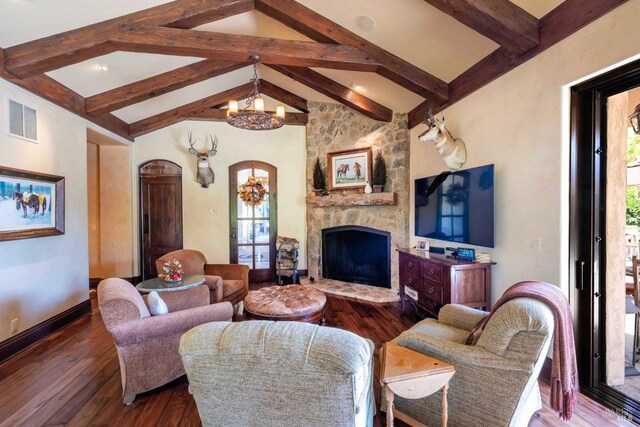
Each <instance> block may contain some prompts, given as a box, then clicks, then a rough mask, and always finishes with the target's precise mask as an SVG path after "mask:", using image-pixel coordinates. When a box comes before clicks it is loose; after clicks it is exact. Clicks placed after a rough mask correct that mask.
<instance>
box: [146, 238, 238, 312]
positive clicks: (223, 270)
mask: <svg viewBox="0 0 640 427" xmlns="http://www.w3.org/2000/svg"><path fill="white" fill-rule="evenodd" d="M174 258H175V259H177V260H178V261H180V263H181V264H182V269H183V270H184V272H185V274H201V275H204V276H205V284H206V285H207V286H208V287H209V289H210V291H211V303H212V304H213V303H216V302H220V301H229V302H230V303H231V304H233V305H236V304H238V303H239V302H241V301H242V300H243V299H244V297H245V296H246V295H247V293H248V292H249V267H248V266H246V265H242V264H207V259H206V258H205V256H204V254H203V253H202V252H200V251H196V250H193V249H180V250H177V251H173V252H169V253H168V254H166V255H163V256H162V257H160V258H158V260H157V261H156V268H157V270H158V271H159V272H160V271H162V266H163V264H164V263H165V262H167V261H171V260H173V259H174Z"/></svg>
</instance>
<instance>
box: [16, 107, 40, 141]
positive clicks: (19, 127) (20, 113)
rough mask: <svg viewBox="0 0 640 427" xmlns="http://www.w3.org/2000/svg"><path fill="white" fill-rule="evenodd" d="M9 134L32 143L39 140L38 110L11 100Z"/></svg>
mask: <svg viewBox="0 0 640 427" xmlns="http://www.w3.org/2000/svg"><path fill="white" fill-rule="evenodd" d="M9 134H11V135H14V136H19V137H21V138H25V139H28V140H31V141H37V140H38V126H37V121H36V110H34V109H33V108H29V107H27V106H26V105H22V104H20V103H19V102H16V101H14V100H11V99H10V100H9Z"/></svg>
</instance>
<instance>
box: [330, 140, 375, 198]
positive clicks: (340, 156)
mask: <svg viewBox="0 0 640 427" xmlns="http://www.w3.org/2000/svg"><path fill="white" fill-rule="evenodd" d="M327 165H328V169H329V190H349V189H357V188H364V186H365V184H366V183H367V181H369V182H371V147H369V148H358V149H355V150H345V151H336V152H333V153H328V154H327Z"/></svg>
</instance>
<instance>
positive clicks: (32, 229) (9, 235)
mask: <svg viewBox="0 0 640 427" xmlns="http://www.w3.org/2000/svg"><path fill="white" fill-rule="evenodd" d="M57 234H64V177H61V176H56V175H48V174H43V173H37V172H29V171H25V170H20V169H13V168H8V167H4V166H0V241H3V240H17V239H29V238H32V237H43V236H54V235H57Z"/></svg>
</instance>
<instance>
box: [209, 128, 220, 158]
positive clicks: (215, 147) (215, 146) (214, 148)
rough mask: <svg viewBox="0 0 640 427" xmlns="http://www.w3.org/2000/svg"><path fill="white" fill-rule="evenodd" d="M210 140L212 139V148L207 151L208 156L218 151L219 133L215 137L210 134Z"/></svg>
mask: <svg viewBox="0 0 640 427" xmlns="http://www.w3.org/2000/svg"><path fill="white" fill-rule="evenodd" d="M209 140H210V141H211V150H209V151H208V152H207V157H209V156H215V155H216V153H217V152H218V135H216V137H215V139H214V138H213V137H212V136H211V134H209Z"/></svg>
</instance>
